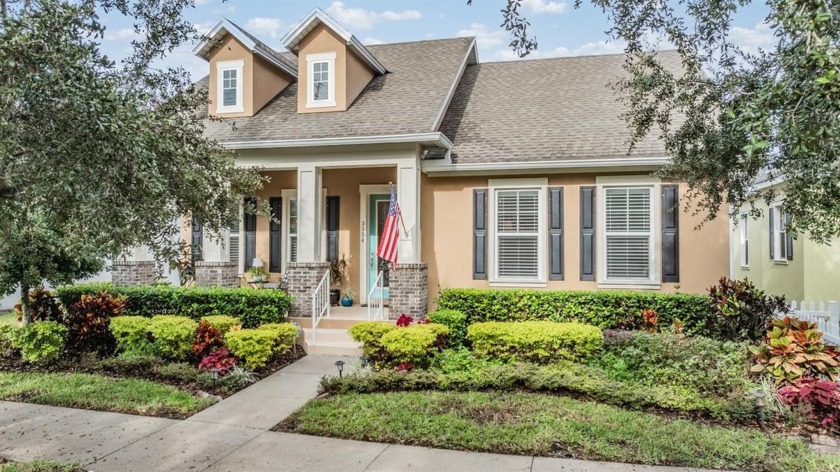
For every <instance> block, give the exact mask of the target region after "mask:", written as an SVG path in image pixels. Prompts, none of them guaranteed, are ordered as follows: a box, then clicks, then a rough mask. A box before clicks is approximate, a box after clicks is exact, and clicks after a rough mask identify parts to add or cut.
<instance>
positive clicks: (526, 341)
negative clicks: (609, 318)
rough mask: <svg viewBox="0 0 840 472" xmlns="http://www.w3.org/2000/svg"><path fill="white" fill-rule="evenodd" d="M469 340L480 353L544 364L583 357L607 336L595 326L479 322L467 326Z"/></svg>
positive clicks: (527, 322) (501, 358) (598, 348)
mask: <svg viewBox="0 0 840 472" xmlns="http://www.w3.org/2000/svg"><path fill="white" fill-rule="evenodd" d="M467 339H468V340H469V341H470V342H471V343H472V348H473V351H475V353H476V354H478V355H479V356H484V357H489V358H490V359H500V360H511V359H516V360H523V361H531V362H540V363H545V362H551V361H556V360H583V359H586V358H588V357H590V356H592V355H593V354H595V353H596V352H598V350H600V349H601V348H602V347H603V345H604V336H603V335H602V334H601V330H600V329H598V328H597V327H595V326H590V325H586V324H583V323H555V322H553V321H522V322H518V323H502V322H497V321H489V322H485V323H476V324H473V325H470V327H469V328H468V329H467Z"/></svg>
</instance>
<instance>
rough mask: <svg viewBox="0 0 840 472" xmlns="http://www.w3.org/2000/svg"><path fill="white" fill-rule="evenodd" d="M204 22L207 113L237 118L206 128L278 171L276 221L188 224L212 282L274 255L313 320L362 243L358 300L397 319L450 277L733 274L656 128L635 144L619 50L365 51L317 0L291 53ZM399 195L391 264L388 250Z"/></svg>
mask: <svg viewBox="0 0 840 472" xmlns="http://www.w3.org/2000/svg"><path fill="white" fill-rule="evenodd" d="M208 36H209V39H208V40H207V41H205V42H203V43H202V44H199V45H198V46H197V47H196V48H195V53H196V54H197V55H198V56H200V57H202V58H204V59H206V60H207V61H208V63H209V68H208V72H209V77H208V78H205V79H203V81H202V84H206V86H207V87H208V90H209V97H210V102H211V103H210V105H209V110H208V112H209V114H210V115H214V116H216V117H220V118H229V119H226V120H223V121H209V120H208V121H207V133H208V136H210V137H212V138H214V139H216V140H218V141H219V142H220V143H222V144H223V145H224V146H226V147H228V148H230V149H234V150H236V151H237V153H238V160H239V163H240V165H242V166H257V167H259V168H260V169H261V172H263V173H264V174H265V175H266V176H268V177H269V178H270V182H269V183H268V184H267V185H266V186H265V187H264V188H263V190H262V191H261V192H260V193H259V194H258V195H256V197H258V198H261V199H265V200H267V201H268V202H269V203H270V206H271V208H272V209H273V212H274V214H275V215H276V216H277V219H278V220H279V222H278V223H273V222H271V221H270V220H269V219H268V218H263V217H254V216H244V217H243V219H242V221H241V222H240V224H237V225H235V226H234V227H233V228H231V230H230V231H229V232H226V234H222V235H208V234H204V232H203V231H202V230H201V227H200V225H199V224H197V223H196V224H195V225H192V226H191V227H190V226H189V225H188V226H187V227H185V229H184V236H185V238H188V239H189V240H191V241H192V242H193V245H194V247H195V249H196V251H195V254H196V256H197V261H196V281H197V282H198V283H199V284H205V285H236V284H239V283H240V281H241V278H240V277H242V276H243V275H244V274H246V273H247V271H248V269H249V268H250V267H251V265H252V264H253V263H254V262H255V261H256V262H257V263H260V262H262V263H263V264H264V268H265V269H266V270H267V271H269V272H270V273H271V279H272V280H273V281H279V280H281V278H282V279H283V280H284V283H285V284H286V285H287V287H288V290H289V292H290V293H291V294H292V295H293V296H294V297H295V306H294V308H293V314H294V315H307V316H308V315H309V314H310V313H311V312H312V310H313V307H312V305H311V301H312V299H313V298H312V295H313V291H314V290H315V288H316V286H317V285H318V284H319V283H320V282H321V281H322V280H323V277H324V275H325V274H326V272H327V270H328V267H329V262H327V261H330V260H334V259H335V258H336V257H339V256H340V255H342V254H347V255H348V256H349V257H350V261H351V277H350V281H351V286H352V287H353V288H354V292H355V293H356V295H357V296H356V301H357V302H358V303H361V304H363V305H364V304H369V303H371V304H373V303H379V302H381V301H383V300H382V299H385V303H387V304H388V305H390V312H391V313H392V314H394V315H395V316H396V315H399V314H400V313H408V314H412V315H421V314H424V313H425V312H426V310H427V309H429V308H431V307H430V305H432V304H433V303H432V302H433V300H434V297H435V296H436V294H437V292H438V290H439V288H441V287H479V288H485V287H526V288H533V289H554V290H565V289H584V290H599V289H636V290H653V291H662V292H671V291H675V290H681V291H683V292H703V291H704V290H705V289H706V288H707V287H708V286H710V285H712V284H713V283H715V282H716V281H717V280H718V278H720V277H721V276H723V275H726V274H727V273H728V261H729V231H728V230H727V222H726V221H725V220H723V219H720V220H717V221H713V222H711V223H707V224H705V225H704V226H703V227H702V229H695V227H696V226H697V225H698V223H699V222H700V220H701V217H700V216H693V215H692V214H691V213H686V212H683V211H681V210H680V209H679V205H680V203H681V201H682V200H683V195H684V192H685V190H686V189H685V186H684V185H683V184H680V183H676V182H669V181H663V180H660V179H658V178H654V177H651V172H652V171H655V170H656V169H658V168H660V167H661V166H662V165H663V164H664V163H665V162H666V160H667V156H666V155H665V151H664V148H663V146H662V143H661V141H659V140H658V139H657V138H656V137H654V136H652V137H650V138H648V139H645V140H643V141H642V142H640V143H639V144H638V146H637V147H636V148H635V150H634V152H633V153H632V154H630V155H628V153H627V150H628V138H629V137H630V132H629V130H628V128H627V125H626V124H625V122H624V121H623V119H622V118H621V117H620V115H621V113H622V111H623V108H622V105H621V104H620V103H619V102H618V101H617V100H616V96H615V93H614V91H613V90H612V89H611V88H610V87H609V83H610V82H612V81H614V80H615V79H616V78H617V77H618V76H620V75H621V74H622V73H623V70H622V63H623V61H624V59H625V58H624V56H622V55H605V56H588V57H568V58H556V59H543V60H527V61H514V62H499V63H482V62H480V61H479V60H478V56H477V52H476V44H475V40H474V38H453V39H442V40H432V41H416V42H406V43H395V44H381V45H375V46H374V45H371V46H365V45H362V44H361V43H360V42H359V41H358V39H356V37H355V36H353V34H352V33H350V32H349V31H347V30H346V29H345V28H344V27H342V26H341V25H339V24H337V23H336V22H335V21H334V20H333V19H332V18H330V17H329V16H327V15H326V14H325V13H324V12H323V11H321V10H319V9H316V10H314V11H313V12H312V13H311V14H310V15H308V16H307V17H306V18H304V19H303V20H302V21H301V22H300V23H298V26H296V27H295V28H294V29H293V30H292V31H290V32H289V33H288V34H287V35H286V37H285V38H284V39H283V46H284V47H285V49H286V50H284V51H282V52H277V51H274V50H272V49H271V48H269V47H268V46H266V45H265V44H263V43H261V42H260V41H258V40H257V39H256V38H254V37H253V36H252V35H250V34H249V33H247V32H246V31H244V30H242V29H241V28H239V27H238V26H236V25H234V24H233V23H231V22H230V21H228V20H222V21H221V22H219V23H218V25H216V27H215V28H213V30H212V31H211V32H210V33H209V35H208ZM661 55H662V59H663V60H664V61H665V62H667V63H669V64H670V65H671V66H672V67H674V68H678V67H679V57H678V55H677V54H676V53H675V52H663V53H661ZM392 189H393V191H394V192H395V195H396V198H397V201H398V203H399V206H400V209H401V213H402V220H403V224H404V228H403V226H402V225H401V227H400V236H399V263H398V264H397V265H396V266H395V267H389V265H388V264H387V263H383V261H381V260H379V259H378V258H377V257H376V252H375V250H376V246H377V243H378V240H379V238H380V232H381V230H382V224H383V221H384V217H385V213H386V212H387V208H388V204H389V194H390V192H391V190H392ZM214 236H220V237H221V241H220V242H217V241H216V240H217V239H218V238H215V237H214ZM378 280H379V281H381V285H382V286H377V281H378ZM316 301H317V300H316Z"/></svg>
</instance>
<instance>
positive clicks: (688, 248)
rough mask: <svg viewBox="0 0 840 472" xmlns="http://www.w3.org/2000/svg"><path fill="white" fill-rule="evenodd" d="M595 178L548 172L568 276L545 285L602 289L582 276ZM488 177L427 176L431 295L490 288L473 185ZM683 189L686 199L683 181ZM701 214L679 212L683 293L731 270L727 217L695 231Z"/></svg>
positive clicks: (670, 287) (425, 243)
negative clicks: (481, 262)
mask: <svg viewBox="0 0 840 472" xmlns="http://www.w3.org/2000/svg"><path fill="white" fill-rule="evenodd" d="M517 177H520V176H517ZM521 177H522V178H528V177H529V176H521ZM530 177H545V176H530ZM494 178H497V177H494ZM595 179H596V176H595V175H593V174H565V175H551V176H548V182H549V186H554V187H557V186H560V187H563V197H564V205H563V206H564V211H565V218H564V256H565V267H564V272H565V274H564V279H565V280H563V281H549V282H548V283H547V284H546V287H545V288H546V289H552V290H573V289H584V290H596V289H598V284H597V282H586V281H581V280H580V216H579V213H580V212H579V208H580V187H581V186H586V185H595ZM488 180H489V179H488V177H428V176H423V179H422V203H421V206H422V219H421V221H422V227H421V230H422V239H421V241H422V259H423V261H424V262H427V263H428V264H429V290H430V297H431V298H433V297H435V296H437V293H438V291H439V288H447V287H471V288H488V287H490V283H489V282H488V281H487V280H473V278H472V244H473V243H472V220H473V213H472V211H473V210H472V199H473V189H476V188H486V187H487V186H488ZM680 191H681V194H682V196H683V198H681V201H683V202H684V201H685V198H684V192H685V188H684V186H681V187H680ZM700 219H701V218H700V217H699V216H692V215H691V214H690V213H686V212H682V213H681V214H680V233H679V236H680V283H679V290H680V291H682V292H697V293H700V292H703V291H705V289H706V288H707V287H708V286H711V285H712V284H713V283H715V282H716V281H717V280H718V279H719V278H720V277H721V276H723V275H726V274H727V273H728V262H729V258H728V249H729V238H728V231H727V223H726V221H725V220H723V219H717V220H715V221H713V222H710V223H707V224H705V225H704V226H703V227H702V229H699V230H695V229H694V228H695V226H697V224H698V223H699V222H700ZM676 285H677V284H672V283H663V284H662V286H661V291H663V292H672V291H675V290H676V289H677V287H676ZM431 298H430V299H431Z"/></svg>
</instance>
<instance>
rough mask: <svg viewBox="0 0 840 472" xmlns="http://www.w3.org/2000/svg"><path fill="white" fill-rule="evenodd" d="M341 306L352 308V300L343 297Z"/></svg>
mask: <svg viewBox="0 0 840 472" xmlns="http://www.w3.org/2000/svg"><path fill="white" fill-rule="evenodd" d="M341 306H344V307H348V306H353V299H352V298H347V297H344V298H342V299H341Z"/></svg>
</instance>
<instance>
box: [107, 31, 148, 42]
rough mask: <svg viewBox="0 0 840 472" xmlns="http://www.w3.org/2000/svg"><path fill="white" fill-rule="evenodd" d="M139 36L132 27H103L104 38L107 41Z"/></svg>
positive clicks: (126, 39)
mask: <svg viewBox="0 0 840 472" xmlns="http://www.w3.org/2000/svg"><path fill="white" fill-rule="evenodd" d="M139 36H140V35H138V34H137V33H136V32H135V31H134V28H121V29H116V30H112V29H107V28H106V29H105V40H107V41H130V40H132V39H135V38H139Z"/></svg>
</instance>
